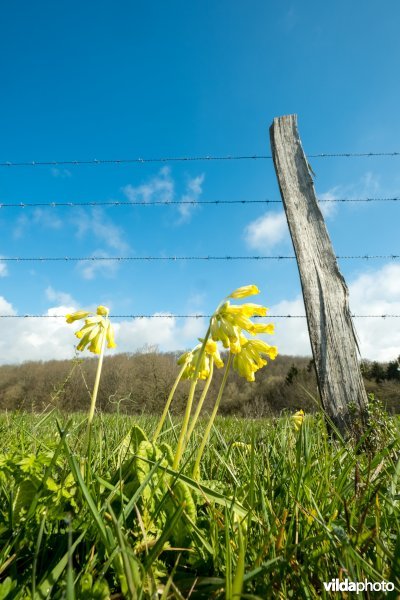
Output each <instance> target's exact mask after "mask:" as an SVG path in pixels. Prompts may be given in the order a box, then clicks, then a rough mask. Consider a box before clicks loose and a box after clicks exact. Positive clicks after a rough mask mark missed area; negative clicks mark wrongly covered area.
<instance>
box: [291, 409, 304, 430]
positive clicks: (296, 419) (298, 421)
mask: <svg viewBox="0 0 400 600" xmlns="http://www.w3.org/2000/svg"><path fill="white" fill-rule="evenodd" d="M291 419H292V422H293V425H294V428H295V429H296V431H298V430H299V429H300V427H301V426H302V424H303V421H304V410H298V411H297V412H296V413H294V415H292V416H291Z"/></svg>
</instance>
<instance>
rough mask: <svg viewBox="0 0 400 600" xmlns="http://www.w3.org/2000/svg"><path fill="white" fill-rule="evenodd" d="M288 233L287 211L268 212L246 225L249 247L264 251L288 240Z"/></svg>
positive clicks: (245, 234)
mask: <svg viewBox="0 0 400 600" xmlns="http://www.w3.org/2000/svg"><path fill="white" fill-rule="evenodd" d="M288 234H289V229H288V225H287V220H286V215H285V213H284V212H283V211H281V212H278V213H276V212H267V213H265V214H264V215H262V216H261V217H259V218H258V219H256V220H255V221H252V222H251V223H249V224H248V225H247V226H246V228H245V231H244V238H245V241H246V243H247V245H248V246H249V248H252V249H254V250H259V251H264V250H269V249H270V248H272V247H273V246H277V245H278V244H280V243H281V242H284V241H286V240H287V239H288Z"/></svg>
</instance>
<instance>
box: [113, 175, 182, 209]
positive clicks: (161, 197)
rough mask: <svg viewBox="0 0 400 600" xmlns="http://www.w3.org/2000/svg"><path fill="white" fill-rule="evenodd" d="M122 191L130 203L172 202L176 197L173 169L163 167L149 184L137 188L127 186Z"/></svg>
mask: <svg viewBox="0 0 400 600" xmlns="http://www.w3.org/2000/svg"><path fill="white" fill-rule="evenodd" d="M122 191H123V192H124V194H125V195H126V197H127V198H128V200H129V201H130V202H143V203H144V204H146V203H147V202H171V201H172V200H173V199H174V195H175V183H174V180H173V179H172V177H171V169H170V168H169V167H163V168H162V169H160V171H159V173H158V175H156V176H155V177H152V178H151V179H150V181H149V182H148V183H144V184H142V185H139V186H137V187H134V186H132V185H130V184H129V185H126V186H125V187H124V188H122Z"/></svg>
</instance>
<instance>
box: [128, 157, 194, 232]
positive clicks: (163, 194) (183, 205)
mask: <svg viewBox="0 0 400 600" xmlns="http://www.w3.org/2000/svg"><path fill="white" fill-rule="evenodd" d="M204 178H205V175H204V173H202V174H201V175H197V176H195V177H189V178H188V179H187V181H186V186H185V189H184V192H183V193H182V194H179V193H178V192H177V189H176V187H177V186H176V182H175V180H174V179H173V177H172V175H171V169H170V168H169V167H163V168H162V169H160V171H159V173H158V174H157V175H156V176H155V177H152V178H151V179H150V180H149V181H148V182H147V183H143V184H141V185H138V186H132V185H130V184H129V185H126V186H125V187H124V188H122V191H123V193H124V194H125V196H126V197H127V198H128V200H129V201H130V202H143V204H147V203H149V202H165V203H168V202H178V206H177V209H178V212H179V214H180V218H179V220H178V222H177V224H183V223H187V222H188V221H189V220H190V218H191V216H192V214H193V211H194V210H195V208H196V204H197V202H198V200H199V198H200V196H201V194H202V193H203V187H202V186H203V182H204ZM188 202H190V204H187V203H188Z"/></svg>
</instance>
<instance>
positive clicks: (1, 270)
mask: <svg viewBox="0 0 400 600" xmlns="http://www.w3.org/2000/svg"><path fill="white" fill-rule="evenodd" d="M1 259H2V257H1V256H0V277H7V275H8V269H7V263H5V262H4V261H2V260H1Z"/></svg>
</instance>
